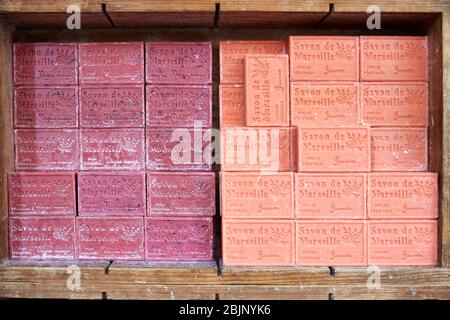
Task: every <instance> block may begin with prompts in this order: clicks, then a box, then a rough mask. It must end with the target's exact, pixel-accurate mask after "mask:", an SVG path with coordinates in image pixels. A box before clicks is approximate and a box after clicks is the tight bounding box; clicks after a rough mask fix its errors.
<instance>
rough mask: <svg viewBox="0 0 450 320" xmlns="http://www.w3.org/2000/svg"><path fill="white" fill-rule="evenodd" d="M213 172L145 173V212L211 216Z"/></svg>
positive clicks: (213, 196)
mask: <svg viewBox="0 0 450 320" xmlns="http://www.w3.org/2000/svg"><path fill="white" fill-rule="evenodd" d="M215 198H216V190H215V175H214V173H213V172H194V173H182V172H173V173H170V172H149V173H147V199H148V203H147V208H148V209H147V212H148V215H151V216H153V215H161V216H166V215H180V216H214V215H215V213H216V202H215V200H216V199H215Z"/></svg>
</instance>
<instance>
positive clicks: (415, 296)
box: [331, 285, 450, 300]
mask: <svg viewBox="0 0 450 320" xmlns="http://www.w3.org/2000/svg"><path fill="white" fill-rule="evenodd" d="M331 298H332V299H334V300H354V299H356V300H375V299H376V300H381V299H382V300H427V299H433V300H448V299H450V286H448V285H446V286H382V287H381V288H380V289H375V288H373V289H370V288H368V287H366V286H337V287H334V288H332V295H331Z"/></svg>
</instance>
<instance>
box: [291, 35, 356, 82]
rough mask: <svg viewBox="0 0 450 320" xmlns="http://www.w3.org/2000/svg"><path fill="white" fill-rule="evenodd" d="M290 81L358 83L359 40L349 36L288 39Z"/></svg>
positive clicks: (296, 37)
mask: <svg viewBox="0 0 450 320" xmlns="http://www.w3.org/2000/svg"><path fill="white" fill-rule="evenodd" d="M289 58H290V75H291V81H311V80H330V81H335V80H339V81H342V80H349V81H358V80H359V39H358V37H350V36H291V37H289Z"/></svg>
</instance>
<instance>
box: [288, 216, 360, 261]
mask: <svg viewBox="0 0 450 320" xmlns="http://www.w3.org/2000/svg"><path fill="white" fill-rule="evenodd" d="M296 225H297V261H296V264H297V265H298V266H365V265H367V254H366V247H367V246H366V239H367V238H366V223H365V221H349V220H339V221H333V222H328V221H323V220H301V221H297V222H296Z"/></svg>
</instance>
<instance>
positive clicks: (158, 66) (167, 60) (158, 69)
mask: <svg viewBox="0 0 450 320" xmlns="http://www.w3.org/2000/svg"><path fill="white" fill-rule="evenodd" d="M145 54H146V56H145V62H146V64H145V67H146V70H145V73H146V80H147V83H153V84H182V85H187V84H209V83H211V73H212V71H211V70H212V47H211V43H210V42H146V44H145Z"/></svg>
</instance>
